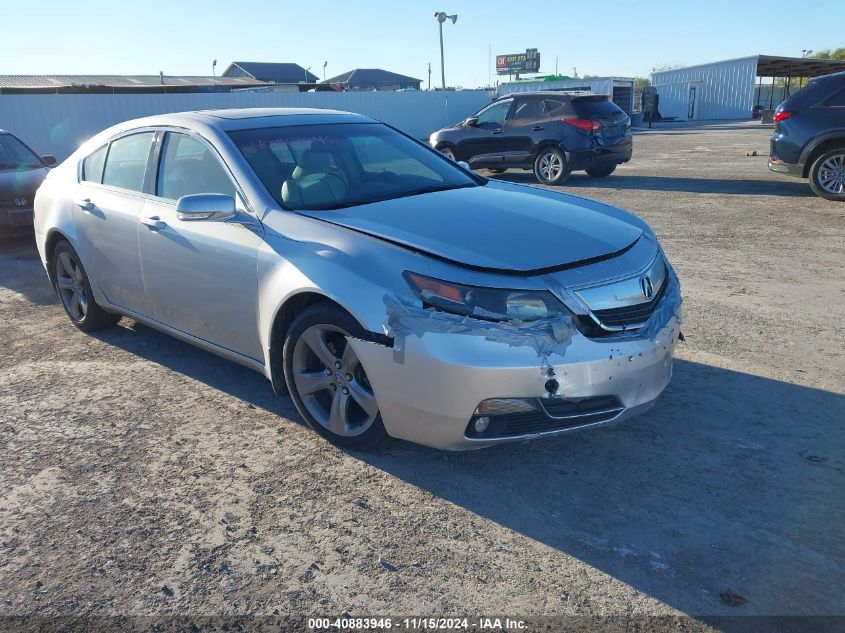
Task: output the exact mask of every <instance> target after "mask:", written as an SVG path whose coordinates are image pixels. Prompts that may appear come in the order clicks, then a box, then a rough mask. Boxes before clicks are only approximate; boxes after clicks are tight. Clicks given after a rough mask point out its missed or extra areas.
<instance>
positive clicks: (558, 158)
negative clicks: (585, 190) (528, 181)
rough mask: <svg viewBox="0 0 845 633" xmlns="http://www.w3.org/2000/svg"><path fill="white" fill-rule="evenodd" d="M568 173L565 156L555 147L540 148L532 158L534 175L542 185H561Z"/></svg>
mask: <svg viewBox="0 0 845 633" xmlns="http://www.w3.org/2000/svg"><path fill="white" fill-rule="evenodd" d="M570 173H571V172H570V171H569V166H568V165H567V164H566V157H565V156H564V155H563V152H562V151H560V150H559V149H557V148H555V147H547V148H545V149H542V150H540V153H539V154H537V158H535V159H534V176H535V177H536V178H537V180H539V181H540V183H542V184H544V185H561V184H563V183H564V181H565V180H566V179H567V178H569V174H570Z"/></svg>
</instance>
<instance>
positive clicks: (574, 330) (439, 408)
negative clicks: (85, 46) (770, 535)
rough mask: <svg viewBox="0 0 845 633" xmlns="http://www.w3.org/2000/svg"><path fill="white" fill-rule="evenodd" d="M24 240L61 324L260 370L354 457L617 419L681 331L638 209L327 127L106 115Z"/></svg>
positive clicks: (343, 117)
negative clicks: (108, 120) (172, 342)
mask: <svg viewBox="0 0 845 633" xmlns="http://www.w3.org/2000/svg"><path fill="white" fill-rule="evenodd" d="M35 229H36V235H37V243H38V250H39V252H40V255H41V259H42V261H43V263H44V266H45V268H46V270H47V274H48V276H49V278H50V281H51V282H52V284H53V285H54V287H55V288H56V291H57V292H58V294H59V296H60V298H61V301H62V304H63V306H64V308H65V310H66V311H67V314H68V316H69V317H70V320H71V321H72V322H73V323H74V325H76V326H77V327H78V328H79V329H81V330H83V331H86V332H87V331H92V330H95V329H97V328H102V327H106V326H110V325H112V324H114V323H116V322H117V320H118V319H119V318H120V316H121V315H127V316H129V317H131V318H133V319H135V320H137V321H139V322H142V323H145V324H147V325H149V326H151V327H154V328H157V329H160V330H162V331H164V332H166V333H168V334H171V335H173V336H175V337H177V338H180V339H182V340H185V341H188V342H189V343H192V344H194V345H196V346H198V347H201V348H203V349H206V350H208V351H211V352H213V353H215V354H219V355H221V356H224V357H226V358H228V359H231V360H233V361H235V362H238V363H241V364H243V365H245V366H247V367H250V368H252V369H254V370H256V371H260V372H262V373H263V374H264V375H265V376H266V377H267V378H268V379H269V380H270V381H271V383H272V385H273V388H274V389H275V391H276V392H277V393H285V392H289V393H290V396H291V398H292V399H293V402H294V403H295V404H296V407H297V409H298V410H299V412H300V414H301V415H302V417H303V418H304V419H305V420H306V421H307V422H308V424H309V425H310V426H311V427H312V428H313V429H314V430H315V431H317V432H318V433H320V434H321V435H323V436H324V437H325V438H327V439H328V440H329V441H331V442H334V443H335V444H337V445H339V446H342V447H346V448H352V449H367V448H372V447H375V446H378V445H380V444H382V443H383V442H384V441H385V440H386V439H387V438H389V437H394V438H402V439H406V440H410V441H413V442H419V443H421V444H427V445H429V446H435V447H439V448H444V449H467V448H480V447H483V446H489V445H491V444H496V443H500V442H508V441H514V440H523V439H526V438H533V437H538V436H549V435H555V434H560V433H565V432H569V431H573V430H576V429H582V428H586V427H595V426H598V425H602V424H607V423H610V422H615V421H620V420H622V419H624V418H627V417H629V416H631V415H633V414H635V413H637V412H641V411H644V410H646V409H648V408H649V407H650V406H651V405H652V404H653V403H654V401H655V399H656V398H657V397H658V396H659V395H660V393H661V392H662V391H663V390H664V388H665V387H666V385H667V384H668V382H669V379H670V376H671V369H672V354H673V350H674V346H675V341H676V340H677V338H678V336H679V334H680V304H681V294H680V286H679V283H678V279H677V277H676V275H675V273H674V271H673V269H672V267H671V266H670V264H669V262H668V261H667V260H666V257H665V255H664V253H663V251H662V250H661V248H660V246H659V244H658V242H657V239H656V238H655V235H654V233H653V232H652V230H651V229H650V228H649V226H648V225H647V224H646V223H645V222H643V221H642V220H641V219H640V218H638V217H637V216H635V215H633V214H631V213H628V212H626V211H623V210H621V209H617V208H615V207H611V206H608V205H605V204H602V203H599V202H595V201H592V200H587V199H584V198H580V197H576V196H571V195H566V194H563V193H559V192H555V191H550V190H545V189H538V188H534V187H529V186H525V185H520V184H513V183H506V182H500V181H496V180H488V179H486V178H483V177H481V176H479V175H476V174H474V173H472V172H471V171H469V170H468V169H467V168H466V167H465V166H463V165H461V164H457V163H454V162H453V161H451V160H449V159H448V158H446V157H444V156H442V155H441V154H439V153H438V152H436V151H435V150H432V149H431V148H429V147H427V146H426V145H425V144H423V143H421V142H419V141H417V140H415V139H413V138H411V137H408V136H406V135H404V134H403V133H401V132H399V131H397V130H395V129H393V128H391V127H389V126H387V125H385V124H382V123H379V122H378V121H374V120H373V119H370V118H368V117H365V116H361V115H355V114H348V113H343V112H335V111H326V110H306V109H272V110H260V109H251V110H216V111H207V112H190V113H181V114H168V115H161V116H154V117H150V118H146V119H139V120H134V121H129V122H125V123H121V124H119V125H117V126H114V127H112V128H109V129H108V130H105V131H104V132H102V133H100V134H98V135H97V136H95V137H94V138H92V139H90V140H89V141H88V142H86V143H85V144H84V145H83V146H82V147H81V148H80V149H79V150H77V151H76V152H74V153H73V154H72V155H71V156H70V158H68V160H66V161H65V162H64V163H62V164H61V165H60V166H59V167H58V168H56V169H54V170H53V171H51V172H50V175H49V176H48V177H47V179H46V180H45V182H44V184H43V185H42V186H41V188H40V189H39V190H38V193H37V196H36V200H35Z"/></svg>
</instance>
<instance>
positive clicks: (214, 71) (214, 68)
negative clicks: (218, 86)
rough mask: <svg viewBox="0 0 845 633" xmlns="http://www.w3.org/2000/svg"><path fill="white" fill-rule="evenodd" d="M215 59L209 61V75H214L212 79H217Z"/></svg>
mask: <svg viewBox="0 0 845 633" xmlns="http://www.w3.org/2000/svg"><path fill="white" fill-rule="evenodd" d="M216 69H217V60H216V59H215V60H214V61H213V62H211V75H212V76H213V77H214V81H217V70H216Z"/></svg>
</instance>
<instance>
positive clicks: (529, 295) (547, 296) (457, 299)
mask: <svg viewBox="0 0 845 633" xmlns="http://www.w3.org/2000/svg"><path fill="white" fill-rule="evenodd" d="M404 275H405V280H406V281H407V282H408V284H409V285H410V286H411V288H412V289H413V291H414V292H415V293H416V295H417V296H418V297H419V298H420V299H421V300H422V302H423V305H425V306H428V307H432V308H436V309H438V310H443V311H444V312H452V313H454V314H466V315H470V316H473V317H476V318H479V319H487V320H490V321H504V320H510V319H515V320H520V321H531V320H534V319H546V318H549V317H554V316H557V315H559V314H562V313H567V310H566V308H565V307H564V306H563V304H562V303H561V302H560V301H558V300H557V299H556V298H555V297H554V295H552V293H550V292H549V291H547V290H507V289H503V288H480V287H478V286H465V285H463V284H457V283H453V282H450V281H442V280H440V279H434V278H433V277H425V276H423V275H419V274H417V273H412V272H410V271H407V270H406V271H405V273H404Z"/></svg>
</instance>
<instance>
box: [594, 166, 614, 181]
mask: <svg viewBox="0 0 845 633" xmlns="http://www.w3.org/2000/svg"><path fill="white" fill-rule="evenodd" d="M615 171H616V165H603V166H601V167H592V168H591V169H588V170H587V175H588V176H590V177H591V178H607V177H608V176H609V175H610V174H612V173H613V172H615Z"/></svg>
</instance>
